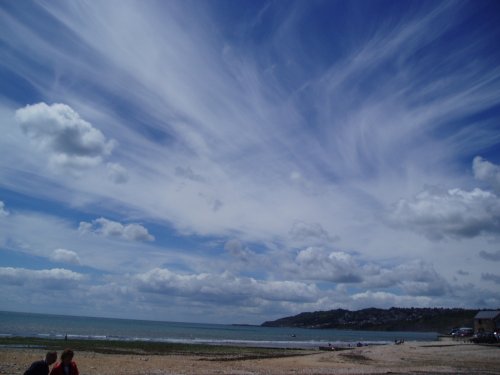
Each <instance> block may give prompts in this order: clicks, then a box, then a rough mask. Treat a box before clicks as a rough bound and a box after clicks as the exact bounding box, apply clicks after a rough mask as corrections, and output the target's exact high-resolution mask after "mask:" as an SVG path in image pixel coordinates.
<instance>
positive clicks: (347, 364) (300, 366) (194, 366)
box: [0, 342, 500, 375]
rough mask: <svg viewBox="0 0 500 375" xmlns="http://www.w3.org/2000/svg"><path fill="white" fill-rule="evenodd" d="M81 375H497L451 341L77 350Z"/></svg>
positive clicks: (477, 351) (471, 350)
mask: <svg viewBox="0 0 500 375" xmlns="http://www.w3.org/2000/svg"><path fill="white" fill-rule="evenodd" d="M44 353H45V350H40V349H19V348H1V349H0V374H2V375H3V374H5V375H7V374H9V375H11V374H22V373H23V372H24V370H25V369H26V368H27V367H28V366H29V364H30V363H31V362H32V361H35V360H37V359H40V358H42V357H43V355H44ZM75 361H76V362H77V364H78V367H79V369H80V374H81V375H117V374H130V375H132V374H133V375H139V374H140V375H153V374H154V375H174V374H176V375H177V374H179V375H180V374H185V375H189V374H207V375H209V374H239V375H251V374H252V375H253V374H268V375H271V374H500V348H499V347H492V346H481V345H474V344H466V343H454V342H425V343H422V342H407V343H404V344H402V345H380V346H364V347H360V348H354V349H351V350H344V351H332V352H328V351H304V353H302V355H300V356H293V357H286V358H267V359H246V360H233V359H231V358H229V357H228V358H225V359H224V358H221V357H217V358H216V359H214V358H212V357H210V356H207V355H203V354H200V355H197V354H187V355H184V354H183V355H122V354H100V353H93V352H86V351H85V352H77V353H76V355H75Z"/></svg>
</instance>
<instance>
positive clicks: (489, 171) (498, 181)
mask: <svg viewBox="0 0 500 375" xmlns="http://www.w3.org/2000/svg"><path fill="white" fill-rule="evenodd" d="M472 170H473V172H474V177H475V178H476V179H478V180H480V181H485V182H487V183H488V184H489V185H490V186H491V187H492V188H493V189H495V190H496V191H497V192H498V191H500V166H498V165H496V164H493V163H490V162H489V161H487V160H484V159H483V158H482V157H481V156H476V157H475V158H474V160H473V161H472Z"/></svg>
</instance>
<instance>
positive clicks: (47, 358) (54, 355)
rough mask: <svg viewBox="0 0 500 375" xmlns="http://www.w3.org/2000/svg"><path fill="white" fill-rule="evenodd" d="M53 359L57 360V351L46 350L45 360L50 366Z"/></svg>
mask: <svg viewBox="0 0 500 375" xmlns="http://www.w3.org/2000/svg"><path fill="white" fill-rule="evenodd" d="M55 361H57V352H48V353H47V354H45V362H47V364H48V365H49V366H50V365H51V364H53V363H54V362H55Z"/></svg>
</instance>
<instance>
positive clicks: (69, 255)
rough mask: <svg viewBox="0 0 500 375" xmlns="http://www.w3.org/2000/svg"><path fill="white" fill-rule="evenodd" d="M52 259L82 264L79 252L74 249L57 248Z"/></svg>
mask: <svg viewBox="0 0 500 375" xmlns="http://www.w3.org/2000/svg"><path fill="white" fill-rule="evenodd" d="M50 259H51V260H53V261H55V262H61V263H69V264H77V265H78V264H80V258H79V257H78V254H77V253H76V252H74V251H72V250H66V249H56V250H54V251H53V252H52V254H51V256H50Z"/></svg>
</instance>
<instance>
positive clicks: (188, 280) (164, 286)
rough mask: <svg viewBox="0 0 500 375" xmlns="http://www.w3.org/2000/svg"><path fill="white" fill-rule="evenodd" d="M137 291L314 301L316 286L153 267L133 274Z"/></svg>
mask: <svg viewBox="0 0 500 375" xmlns="http://www.w3.org/2000/svg"><path fill="white" fill-rule="evenodd" d="M136 280H137V283H138V284H137V285H138V288H139V290H140V291H144V292H152V293H159V294H165V295H175V296H183V297H188V298H195V299H196V300H202V301H207V300H208V301H211V302H231V303H233V304H234V303H236V302H237V301H240V303H241V301H243V300H245V301H251V300H253V299H258V300H267V301H293V302H304V301H314V300H316V299H317V297H318V292H319V291H318V289H317V287H316V286H315V285H314V284H305V283H300V282H293V281H263V280H256V279H254V278H248V277H237V276H234V275H231V274H229V273H227V272H226V273H222V274H208V273H201V274H187V275H185V274H178V273H175V272H173V271H170V270H169V269H161V268H155V269H153V270H151V271H148V272H146V273H143V274H139V275H137V276H136Z"/></svg>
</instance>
